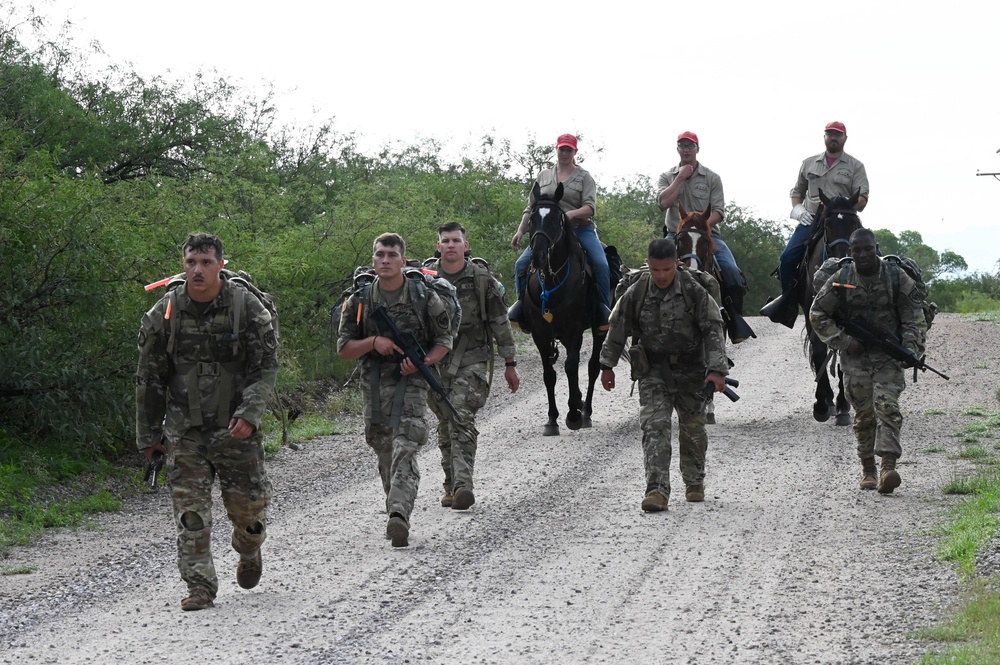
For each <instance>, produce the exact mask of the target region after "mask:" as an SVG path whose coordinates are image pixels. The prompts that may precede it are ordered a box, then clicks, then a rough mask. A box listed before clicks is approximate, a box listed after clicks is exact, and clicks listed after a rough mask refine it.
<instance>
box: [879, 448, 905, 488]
mask: <svg viewBox="0 0 1000 665" xmlns="http://www.w3.org/2000/svg"><path fill="white" fill-rule="evenodd" d="M902 482H903V480H902V479H901V478H900V477H899V473H898V472H897V471H896V458H895V457H893V456H892V455H883V456H882V473H881V474H880V475H879V477H878V492H879V494H892V490H894V489H896V488H897V487H899V485H900V483H902Z"/></svg>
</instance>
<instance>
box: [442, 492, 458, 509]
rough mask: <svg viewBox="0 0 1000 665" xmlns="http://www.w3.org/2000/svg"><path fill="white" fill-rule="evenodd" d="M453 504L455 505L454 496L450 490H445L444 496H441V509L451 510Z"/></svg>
mask: <svg viewBox="0 0 1000 665" xmlns="http://www.w3.org/2000/svg"><path fill="white" fill-rule="evenodd" d="M453 503H455V495H454V494H452V493H451V490H445V491H444V494H442V495H441V507H442V508H451V505H452V504H453Z"/></svg>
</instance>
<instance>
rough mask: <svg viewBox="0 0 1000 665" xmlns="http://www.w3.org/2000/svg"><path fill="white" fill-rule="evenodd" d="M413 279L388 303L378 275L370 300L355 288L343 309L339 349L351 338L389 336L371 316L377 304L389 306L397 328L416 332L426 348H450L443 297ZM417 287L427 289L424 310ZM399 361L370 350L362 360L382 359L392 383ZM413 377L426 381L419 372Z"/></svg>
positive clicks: (385, 375)
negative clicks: (416, 292) (395, 298)
mask: <svg viewBox="0 0 1000 665" xmlns="http://www.w3.org/2000/svg"><path fill="white" fill-rule="evenodd" d="M410 282H411V280H409V279H407V280H404V284H403V288H402V290H401V291H400V295H399V299H398V300H397V301H396V302H395V303H393V304H389V303H388V301H387V300H386V299H385V297H384V296H383V295H382V290H381V289H380V288H379V280H378V278H375V281H374V282H372V283H371V286H370V287H367V289H368V302H364V297H363V294H362V291H361V290H358V291H355V292H354V293H352V294H351V295H350V297H348V298H345V299H344V304H343V309H342V310H341V313H340V328H339V330H338V335H337V351H340V350H341V349H343V348H344V346H345V345H346V344H347V343H348V342H349V341H351V340H352V339H364V338H366V337H371V336H375V335H381V336H382V337H386V336H388V335H387V332H386V331H382V330H380V329H379V327H378V324H377V323H376V322H375V318H374V317H373V316H372V312H374V311H375V308H376V307H380V306H381V307H385V308H386V309H387V310H388V314H389V318H390V319H392V321H393V323H395V324H396V327H397V328H399V329H400V330H401V331H403V332H410V333H413V335H414V336H415V337H416V338H417V341H418V342H419V343H420V345H421V346H422V347H423V349H424V351H425V352H427V351H430V350H431V349H432V348H433V347H434V346H436V345H438V344H440V345H441V346H444V347H445V348H448V349H451V348H452V338H451V321H450V320H449V318H448V310H447V309H446V308H445V305H444V303H443V302H442V301H441V297H440V296H438V294H437V293H435V291H434V289H431V288H426V287H425V286H424V285H423V284H422V283H419V282H417V283H416V284H411V283H410ZM416 288H422V289H425V291H424V292H425V295H426V297H425V299H424V303H425V304H424V307H425V308H426V311H425V312H418V311H417V306H418V305H417V299H416V298H415V296H414V289H416ZM397 345H398V341H397ZM390 360H391V362H390ZM400 361H401V359H399V358H390V357H386V356H382V355H380V354H378V353H367V354H365V355H364V356H362V357H361V364H362V366H363V367H365V368H366V369H369V368H370V367H371V365H372V364H376V363H380V364H381V365H382V370H381V373H382V375H383V380H391V381H392V382H393V383H395V382H396V381H398V380H399V376H398V373H396V368H397V367H398V365H399V362H400ZM410 379H411V380H416V381H421V382H423V381H424V379H423V377H422V376H421V375H420V374H414V375H412V376H411V377H410Z"/></svg>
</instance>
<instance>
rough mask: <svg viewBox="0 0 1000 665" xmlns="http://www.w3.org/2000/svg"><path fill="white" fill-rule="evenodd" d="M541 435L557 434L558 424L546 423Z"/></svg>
mask: <svg viewBox="0 0 1000 665" xmlns="http://www.w3.org/2000/svg"><path fill="white" fill-rule="evenodd" d="M542 435H543V436H559V425H551V424H550V425H546V426H545V429H543V430H542Z"/></svg>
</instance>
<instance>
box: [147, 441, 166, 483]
mask: <svg viewBox="0 0 1000 665" xmlns="http://www.w3.org/2000/svg"><path fill="white" fill-rule="evenodd" d="M163 460H164V456H163V453H161V452H160V451H159V450H154V451H153V454H152V455H151V456H150V458H149V460H148V461H147V462H146V470H145V471H144V472H143V474H142V482H144V483H149V489H151V490H155V489H156V474H158V473H159V472H160V469H162V468H163Z"/></svg>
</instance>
